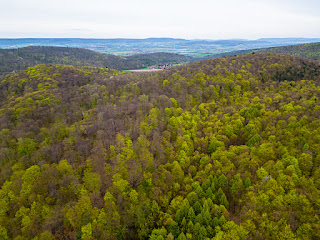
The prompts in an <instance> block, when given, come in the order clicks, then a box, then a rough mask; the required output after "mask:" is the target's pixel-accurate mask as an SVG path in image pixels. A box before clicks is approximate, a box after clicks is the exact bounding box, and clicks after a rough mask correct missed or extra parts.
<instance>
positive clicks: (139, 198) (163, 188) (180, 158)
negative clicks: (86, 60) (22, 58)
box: [0, 53, 320, 240]
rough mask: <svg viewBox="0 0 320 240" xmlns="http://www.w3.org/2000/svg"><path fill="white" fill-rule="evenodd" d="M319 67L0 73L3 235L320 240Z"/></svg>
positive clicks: (225, 61)
mask: <svg viewBox="0 0 320 240" xmlns="http://www.w3.org/2000/svg"><path fill="white" fill-rule="evenodd" d="M319 98H320V63H319V61H315V60H308V59H305V58H300V57H294V56H289V55H284V54H274V53H255V54H252V53H250V54H246V55H239V56H229V57H225V58H215V59H209V60H205V61H201V62H194V63H189V64H187V65H184V66H179V67H174V68H170V69H167V70H164V71H159V72H154V73H122V72H119V71H117V70H112V69H110V68H105V67H103V68H97V67H79V66H71V65H53V64H42V65H36V66H33V67H29V68H27V69H26V70H22V71H19V72H17V73H15V74H9V75H6V76H3V77H1V78H0V186H1V189H0V239H4V240H6V239H14V240H22V239H32V240H53V239H76V240H80V239H86V240H93V239H152V240H164V239H167V240H173V239H178V240H186V239H195V240H207V239H214V240H221V239H224V240H228V239H230V240H231V239H232V240H237V239H239V240H240V239H249V240H250V239H252V240H253V239H255V240H256V239H305V240H307V239H320V219H319V214H320V102H319Z"/></svg>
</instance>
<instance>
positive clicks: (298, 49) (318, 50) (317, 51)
mask: <svg viewBox="0 0 320 240" xmlns="http://www.w3.org/2000/svg"><path fill="white" fill-rule="evenodd" d="M253 52H254V53H284V54H287V55H291V56H295V57H303V58H308V59H313V60H320V42H315V43H306V44H298V45H290V46H283V47H271V48H260V49H250V50H239V51H231V52H224V53H220V54H215V55H211V56H208V58H217V57H226V56H233V55H241V54H248V53H253Z"/></svg>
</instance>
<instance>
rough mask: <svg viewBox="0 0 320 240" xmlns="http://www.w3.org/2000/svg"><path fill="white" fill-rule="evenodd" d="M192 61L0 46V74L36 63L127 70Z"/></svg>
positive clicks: (179, 57)
mask: <svg viewBox="0 0 320 240" xmlns="http://www.w3.org/2000/svg"><path fill="white" fill-rule="evenodd" d="M195 60H196V59H195V58H192V57H190V56H185V55H180V54H173V53H149V54H137V55H132V56H127V57H122V56H115V55H111V54H105V53H98V52H94V51H91V50H88V49H82V48H69V47H47V46H46V47H45V46H32V47H24V48H18V49H0V76H1V75H5V74H8V73H11V72H13V71H19V70H24V69H26V68H28V67H33V66H35V65H37V64H66V65H74V66H91V67H107V68H111V69H118V70H128V69H137V68H145V67H148V66H151V65H168V64H180V63H186V62H190V61H195Z"/></svg>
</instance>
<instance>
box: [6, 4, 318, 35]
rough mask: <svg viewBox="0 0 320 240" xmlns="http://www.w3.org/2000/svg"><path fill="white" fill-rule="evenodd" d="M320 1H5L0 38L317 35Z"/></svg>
mask: <svg viewBox="0 0 320 240" xmlns="http://www.w3.org/2000/svg"><path fill="white" fill-rule="evenodd" d="M319 9H320V1H315V0H307V1H296V0H291V1H289V0H282V1H276V0H269V1H267V0H262V1H253V0H243V1H236V0H225V1H212V0H211V1H209V0H199V1H189V0H184V1H182V0H178V1H172V0H171V1H169V0H163V1H157V2H155V1H147V0H138V1H129V0H118V1H102V0H91V1H87V0H86V1H84V0H77V1H75V0H69V1H65V0H56V1H39V0H29V1H25V0H5V2H4V3H2V6H1V12H0V37H1V38H19V37H86V38H118V37H123V38H146V37H176V38H189V39H195V38H202V39H203V38H206V39H226V38H248V39H255V38H261V37H320V13H319V11H318V10H319Z"/></svg>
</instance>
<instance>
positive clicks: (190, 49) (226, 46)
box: [0, 38, 320, 57]
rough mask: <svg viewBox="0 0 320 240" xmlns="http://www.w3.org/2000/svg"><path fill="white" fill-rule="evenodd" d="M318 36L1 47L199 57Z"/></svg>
mask: <svg viewBox="0 0 320 240" xmlns="http://www.w3.org/2000/svg"><path fill="white" fill-rule="evenodd" d="M319 41H320V39H319V38H263V39H257V40H246V39H226V40H208V39H202V40H201V39H193V40H187V39H175V38H148V39H125V38H120V39H80V38H41V39H38V38H33V39H31V38H26V39H0V48H18V47H20V48H21V47H26V46H32V45H33V46H61V47H74V48H86V49H90V50H94V51H96V52H104V53H108V54H115V55H133V54H143V53H154V52H169V53H179V54H188V55H192V56H196V57H202V56H207V55H212V54H215V53H221V52H227V51H234V50H245V49H254V48H266V47H276V46H285V45H293V44H302V43H310V42H319Z"/></svg>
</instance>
